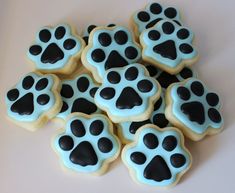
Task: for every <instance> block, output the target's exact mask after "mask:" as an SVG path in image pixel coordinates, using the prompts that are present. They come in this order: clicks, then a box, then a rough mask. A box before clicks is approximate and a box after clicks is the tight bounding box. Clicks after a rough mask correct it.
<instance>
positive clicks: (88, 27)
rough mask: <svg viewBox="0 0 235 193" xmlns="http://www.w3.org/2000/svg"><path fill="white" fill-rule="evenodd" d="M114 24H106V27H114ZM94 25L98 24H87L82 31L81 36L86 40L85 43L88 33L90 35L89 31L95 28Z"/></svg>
mask: <svg viewBox="0 0 235 193" xmlns="http://www.w3.org/2000/svg"><path fill="white" fill-rule="evenodd" d="M114 26H115V24H112V23H111V24H108V25H107V27H114ZM96 27H98V26H96V25H94V24H91V25H88V26H87V28H86V29H85V30H84V31H83V33H82V38H83V40H84V41H85V42H86V45H87V44H88V39H89V35H90V33H91V31H92V30H93V29H95V28H96Z"/></svg>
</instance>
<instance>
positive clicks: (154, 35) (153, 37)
mask: <svg viewBox="0 0 235 193" xmlns="http://www.w3.org/2000/svg"><path fill="white" fill-rule="evenodd" d="M148 37H149V39H150V40H154V41H156V40H159V38H160V37H161V34H160V33H159V32H158V31H157V30H151V31H149V33H148Z"/></svg>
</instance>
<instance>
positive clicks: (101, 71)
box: [86, 26, 141, 79]
mask: <svg viewBox="0 0 235 193" xmlns="http://www.w3.org/2000/svg"><path fill="white" fill-rule="evenodd" d="M119 30H122V31H125V32H126V33H127V36H128V41H127V43H125V44H124V45H119V44H117V43H116V41H115V40H114V34H115V33H116V32H117V31H119ZM103 32H106V33H108V34H109V35H110V36H111V38H112V42H111V44H110V45H109V46H107V47H103V46H102V45H101V44H100V43H99V41H98V36H99V34H100V33H103ZM129 46H132V47H134V48H136V50H137V52H138V55H137V57H136V58H135V59H128V58H127V57H126V56H125V49H126V48H127V47H129ZM98 48H101V49H102V50H103V51H104V53H105V56H106V59H105V60H104V61H102V62H94V61H93V60H92V58H91V53H92V51H93V50H95V49H98ZM113 50H116V51H117V52H118V53H119V54H120V55H121V56H122V57H123V58H124V59H125V60H126V61H127V63H129V64H131V63H135V62H137V61H139V60H140V58H141V49H140V48H139V47H138V46H137V44H136V43H134V40H133V37H132V34H131V32H130V31H129V30H128V29H127V28H125V27H121V26H116V27H110V28H109V29H108V30H107V29H100V30H96V31H95V33H94V34H93V36H92V47H91V48H90V49H89V50H88V51H87V53H86V59H87V62H88V63H89V64H90V65H91V66H93V67H94V68H96V70H97V72H98V75H99V77H100V78H101V79H102V78H103V77H104V75H105V71H106V70H105V62H106V60H107V58H108V56H109V54H110V53H111V52H112V51H113Z"/></svg>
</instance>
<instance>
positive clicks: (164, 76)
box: [145, 64, 197, 91]
mask: <svg viewBox="0 0 235 193" xmlns="http://www.w3.org/2000/svg"><path fill="white" fill-rule="evenodd" d="M145 67H146V68H147V70H148V72H149V75H150V76H151V77H153V78H155V79H156V80H157V81H158V82H159V84H160V85H161V87H162V89H163V91H165V90H166V89H167V87H168V86H170V85H171V84H173V83H176V82H182V81H184V80H185V79H187V78H191V77H195V78H196V77H197V74H196V72H195V71H194V70H193V69H192V68H190V67H184V68H183V69H182V70H181V71H180V72H179V73H178V74H173V75H172V74H169V73H167V72H165V71H162V70H160V69H159V68H157V67H155V66H153V65H150V64H145Z"/></svg>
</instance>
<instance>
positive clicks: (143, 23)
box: [131, 2, 181, 37]
mask: <svg viewBox="0 0 235 193" xmlns="http://www.w3.org/2000/svg"><path fill="white" fill-rule="evenodd" d="M162 19H169V20H172V21H174V22H175V23H177V24H178V25H181V21H180V20H181V19H180V14H179V11H178V10H177V9H176V8H174V7H163V6H162V5H160V4H159V3H156V2H153V3H149V4H148V5H147V6H146V7H145V8H144V9H141V10H138V11H136V12H135V13H134V15H133V16H132V17H131V24H132V25H133V27H134V32H135V35H136V36H137V37H139V35H140V34H141V32H142V31H144V30H145V29H148V28H150V27H153V26H154V25H155V24H156V23H158V22H159V21H161V20H162Z"/></svg>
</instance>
